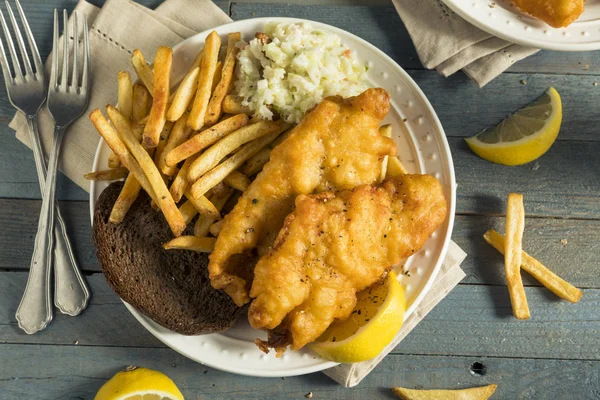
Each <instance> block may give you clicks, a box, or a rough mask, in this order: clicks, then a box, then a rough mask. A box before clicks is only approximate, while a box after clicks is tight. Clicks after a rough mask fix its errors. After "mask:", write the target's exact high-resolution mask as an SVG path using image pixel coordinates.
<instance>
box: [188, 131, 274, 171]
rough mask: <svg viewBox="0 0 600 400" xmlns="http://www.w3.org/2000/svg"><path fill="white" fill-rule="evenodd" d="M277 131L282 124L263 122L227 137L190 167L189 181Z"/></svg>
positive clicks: (201, 155) (205, 152)
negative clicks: (246, 146) (250, 143)
mask: <svg viewBox="0 0 600 400" xmlns="http://www.w3.org/2000/svg"><path fill="white" fill-rule="evenodd" d="M275 131H281V124H279V123H276V122H270V121H265V120H262V121H259V122H257V123H255V124H252V125H247V126H244V127H242V128H240V129H238V130H237V131H235V132H233V133H231V134H229V135H227V136H225V137H224V138H223V139H221V140H220V141H218V142H217V143H215V144H214V145H212V146H211V147H210V148H208V149H207V150H206V151H204V152H203V153H202V154H200V156H199V157H198V158H197V159H196V161H194V162H193V163H192V165H190V169H189V171H188V179H189V180H190V181H195V180H197V179H198V178H200V176H202V175H204V174H205V173H207V172H208V171H210V170H211V169H212V168H214V167H215V166H217V164H219V162H220V161H221V160H222V159H223V158H225V156H227V155H228V154H230V153H231V152H232V151H233V150H235V149H237V148H239V147H241V146H242V145H244V144H246V143H248V142H251V141H253V140H255V139H258V138H260V137H262V136H265V135H268V134H270V133H272V132H275Z"/></svg>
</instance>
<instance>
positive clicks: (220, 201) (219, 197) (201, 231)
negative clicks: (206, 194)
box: [194, 184, 233, 237]
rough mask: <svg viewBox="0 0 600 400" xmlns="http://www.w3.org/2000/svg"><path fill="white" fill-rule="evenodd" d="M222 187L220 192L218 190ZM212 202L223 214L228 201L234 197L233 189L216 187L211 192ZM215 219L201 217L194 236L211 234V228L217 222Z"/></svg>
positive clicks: (195, 227)
mask: <svg viewBox="0 0 600 400" xmlns="http://www.w3.org/2000/svg"><path fill="white" fill-rule="evenodd" d="M219 187H221V189H220V190H217V188H219ZM211 193H212V194H211V196H210V202H211V203H213V205H214V206H215V207H216V208H217V210H219V212H221V211H222V210H223V207H225V204H226V203H227V200H229V198H230V197H231V196H232V195H233V189H232V188H230V187H228V186H226V185H223V184H221V185H216V186H215V187H214V188H213V189H212V190H211ZM215 221H216V220H215V219H214V218H210V217H209V216H207V215H200V216H198V219H197V220H196V224H195V225H194V236H200V237H202V236H206V235H208V233H209V229H210V226H211V225H212V224H213V223H214V222H215Z"/></svg>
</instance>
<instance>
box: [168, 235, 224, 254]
mask: <svg viewBox="0 0 600 400" xmlns="http://www.w3.org/2000/svg"><path fill="white" fill-rule="evenodd" d="M216 241H217V240H216V239H215V238H211V237H197V236H180V237H177V238H175V239H173V240H171V241H169V242H167V243H165V244H164V245H163V248H164V249H165V250H171V249H180V250H192V251H195V252H198V253H211V252H212V251H213V249H214V248H215V242H216Z"/></svg>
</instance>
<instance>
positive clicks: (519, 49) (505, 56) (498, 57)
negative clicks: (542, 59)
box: [392, 0, 539, 87]
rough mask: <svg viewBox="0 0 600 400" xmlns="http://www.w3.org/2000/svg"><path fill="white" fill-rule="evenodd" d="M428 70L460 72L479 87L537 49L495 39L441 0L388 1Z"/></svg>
mask: <svg viewBox="0 0 600 400" xmlns="http://www.w3.org/2000/svg"><path fill="white" fill-rule="evenodd" d="M392 2H393V3H394V6H395V7H396V10H397V11H398V14H400V18H401V19H402V22H404V25H405V26H406V29H407V30H408V33H409V35H410V37H411V39H412V41H413V43H414V45H415V48H416V49H417V54H418V55H419V59H420V60H421V62H422V63H423V66H424V67H425V68H428V69H434V68H435V69H436V70H437V71H438V72H439V73H440V74H442V75H443V76H445V77H447V76H450V75H452V74H453V73H455V72H457V71H459V70H462V71H463V72H464V73H465V74H467V76H469V77H470V78H471V79H472V80H473V81H475V83H477V85H479V87H482V86H484V85H485V84H487V83H488V82H489V81H491V80H492V79H494V78H495V77H496V76H498V75H500V74H501V73H502V72H504V71H505V70H506V69H507V68H508V67H510V66H511V65H512V64H514V63H515V62H517V61H519V60H522V59H523V58H525V57H529V56H530V55H532V54H535V53H537V52H538V51H539V49H536V48H533V47H525V46H520V45H517V44H513V43H510V42H507V41H505V40H502V39H499V38H497V37H495V36H493V35H490V34H489V33H487V32H484V31H482V30H481V29H479V28H477V27H475V26H474V25H472V24H470V23H469V22H467V21H465V20H464V19H462V18H461V17H459V16H458V15H457V14H455V13H454V12H453V11H452V10H451V9H450V8H448V6H446V5H445V4H444V3H443V2H442V1H441V0H392Z"/></svg>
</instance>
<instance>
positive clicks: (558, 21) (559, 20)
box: [514, 0, 584, 28]
mask: <svg viewBox="0 0 600 400" xmlns="http://www.w3.org/2000/svg"><path fill="white" fill-rule="evenodd" d="M583 1H584V0H514V3H515V5H516V6H517V7H518V8H519V9H521V11H523V12H526V13H527V14H529V15H531V16H532V17H534V18H537V19H541V20H542V21H544V22H545V23H547V24H548V25H550V26H552V27H554V28H562V27H565V26H569V25H570V24H571V23H572V22H573V21H575V20H576V19H577V18H579V16H580V15H581V13H582V12H583Z"/></svg>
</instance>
